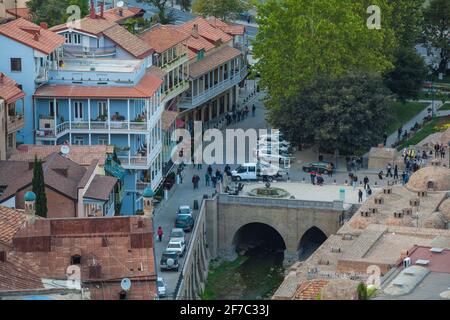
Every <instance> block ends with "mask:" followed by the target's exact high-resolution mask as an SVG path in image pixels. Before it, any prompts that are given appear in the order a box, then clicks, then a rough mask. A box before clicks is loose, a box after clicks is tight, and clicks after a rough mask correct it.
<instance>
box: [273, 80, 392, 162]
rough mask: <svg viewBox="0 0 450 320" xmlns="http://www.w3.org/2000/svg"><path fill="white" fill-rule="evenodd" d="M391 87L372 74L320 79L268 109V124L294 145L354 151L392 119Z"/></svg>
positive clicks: (375, 140)
mask: <svg viewBox="0 0 450 320" xmlns="http://www.w3.org/2000/svg"><path fill="white" fill-rule="evenodd" d="M390 95H391V92H390V91H389V90H388V89H386V87H384V85H383V82H382V79H381V77H380V76H379V75H376V74H364V73H352V74H349V75H344V76H342V77H338V78H335V79H332V78H329V77H322V78H319V79H318V80H317V81H316V82H315V83H313V84H311V85H308V86H305V87H304V88H303V89H302V90H301V91H299V92H298V93H297V94H296V95H295V96H292V97H290V98H288V99H287V100H285V101H284V102H283V111H278V110H275V109H272V110H270V116H271V118H272V119H273V124H274V125H275V126H276V127H277V128H279V129H280V130H281V131H283V132H284V133H285V134H286V135H287V137H288V139H289V140H290V141H292V142H293V143H295V144H297V145H301V144H303V143H311V144H312V143H315V144H318V145H319V147H320V148H321V150H324V151H329V152H333V151H334V150H339V152H340V153H341V154H345V155H354V154H359V153H360V151H362V150H365V149H368V148H370V147H371V146H373V145H376V144H377V143H379V141H380V140H379V139H380V137H381V136H382V135H383V133H384V132H385V130H386V128H387V126H388V124H389V120H390V118H391V112H390V106H391V105H392V101H391V99H390Z"/></svg>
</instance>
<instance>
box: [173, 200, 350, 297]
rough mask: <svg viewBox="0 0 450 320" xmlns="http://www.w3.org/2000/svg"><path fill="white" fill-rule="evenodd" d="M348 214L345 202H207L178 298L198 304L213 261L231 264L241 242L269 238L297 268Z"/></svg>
mask: <svg viewBox="0 0 450 320" xmlns="http://www.w3.org/2000/svg"><path fill="white" fill-rule="evenodd" d="M350 209H351V208H350ZM350 209H347V210H346V209H344V204H343V202H341V201H332V202H325V201H304V200H291V199H264V198H251V197H236V196H229V195H226V194H220V195H218V196H216V197H215V198H214V199H210V200H204V201H203V203H202V205H201V208H200V210H199V214H198V217H197V221H196V226H195V229H194V231H193V233H192V237H191V240H190V243H189V248H188V251H187V254H186V261H185V263H184V265H183V268H182V272H181V275H180V279H179V282H178V285H177V289H176V297H177V299H198V298H199V297H200V295H201V293H202V292H203V290H204V288H205V283H206V280H207V276H208V266H209V261H210V259H212V258H216V257H222V258H226V259H233V258H234V257H235V256H236V248H237V247H238V246H239V245H241V244H242V243H243V242H248V241H255V240H256V241H258V238H264V237H266V236H267V235H271V236H272V240H273V242H276V243H278V245H279V247H280V249H282V250H284V257H285V263H286V264H292V263H294V262H295V261H297V260H298V258H299V255H301V254H302V253H303V250H304V248H307V247H308V243H310V242H311V243H313V244H316V245H317V246H316V247H318V246H319V245H320V244H321V243H322V242H324V241H325V240H326V238H328V236H330V235H331V234H334V233H336V231H337V230H338V229H339V228H340V227H341V226H342V224H343V222H344V217H345V215H346V214H347V213H348V212H349V210H350ZM311 253H312V252H311Z"/></svg>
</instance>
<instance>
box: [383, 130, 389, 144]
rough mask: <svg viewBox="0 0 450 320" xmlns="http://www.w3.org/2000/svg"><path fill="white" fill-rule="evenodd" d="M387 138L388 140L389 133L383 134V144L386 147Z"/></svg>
mask: <svg viewBox="0 0 450 320" xmlns="http://www.w3.org/2000/svg"><path fill="white" fill-rule="evenodd" d="M387 138H388V135H387V133H386V132H385V133H384V134H383V140H384V143H383V145H384V146H385V147H386V143H387Z"/></svg>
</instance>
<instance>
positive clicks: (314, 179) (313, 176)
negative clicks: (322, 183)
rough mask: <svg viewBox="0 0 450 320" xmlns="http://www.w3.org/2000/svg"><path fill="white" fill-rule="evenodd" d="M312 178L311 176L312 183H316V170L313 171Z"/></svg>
mask: <svg viewBox="0 0 450 320" xmlns="http://www.w3.org/2000/svg"><path fill="white" fill-rule="evenodd" d="M310 178H311V183H312V184H313V185H316V173H315V172H314V171H311V174H310Z"/></svg>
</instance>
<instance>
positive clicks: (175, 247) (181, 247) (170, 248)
mask: <svg viewBox="0 0 450 320" xmlns="http://www.w3.org/2000/svg"><path fill="white" fill-rule="evenodd" d="M185 250H186V246H185V244H184V242H183V241H180V240H170V242H169V244H168V245H167V249H166V252H175V253H177V254H178V255H179V256H180V257H182V256H184V252H185Z"/></svg>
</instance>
